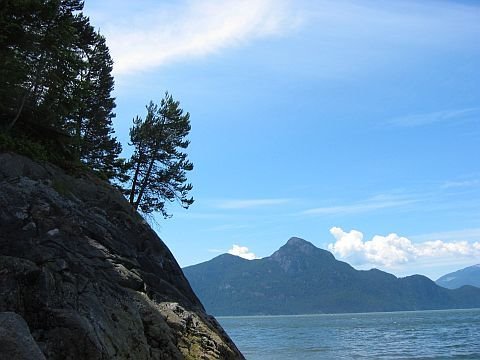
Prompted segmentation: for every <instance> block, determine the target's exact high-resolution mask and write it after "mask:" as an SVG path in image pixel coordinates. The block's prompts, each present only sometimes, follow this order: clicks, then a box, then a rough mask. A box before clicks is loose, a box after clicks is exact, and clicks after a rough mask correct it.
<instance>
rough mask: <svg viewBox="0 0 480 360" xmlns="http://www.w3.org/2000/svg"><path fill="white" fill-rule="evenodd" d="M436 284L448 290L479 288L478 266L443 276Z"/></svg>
mask: <svg viewBox="0 0 480 360" xmlns="http://www.w3.org/2000/svg"><path fill="white" fill-rule="evenodd" d="M436 283H437V285H440V286H443V287H446V288H448V289H458V288H459V287H462V286H464V285H471V286H476V287H478V288H480V264H477V265H473V266H469V267H466V268H465V269H462V270H458V271H455V272H452V273H450V274H447V275H443V276H442V277H441V278H439V279H438V280H437V281H436Z"/></svg>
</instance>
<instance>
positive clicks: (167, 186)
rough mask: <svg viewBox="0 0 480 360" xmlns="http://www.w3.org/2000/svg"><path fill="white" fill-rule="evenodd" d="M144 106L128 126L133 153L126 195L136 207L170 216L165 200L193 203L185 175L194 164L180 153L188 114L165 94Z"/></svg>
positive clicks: (184, 137)
mask: <svg viewBox="0 0 480 360" xmlns="http://www.w3.org/2000/svg"><path fill="white" fill-rule="evenodd" d="M146 108H147V116H146V117H145V119H142V118H140V117H138V116H137V117H136V118H135V119H134V121H133V126H132V128H131V129H130V141H131V144H132V145H133V146H134V153H133V155H132V157H131V159H130V165H131V168H130V169H131V174H130V175H131V181H130V186H129V188H128V189H127V190H126V195H127V197H128V199H129V201H130V204H132V206H133V207H134V209H135V210H138V209H139V210H141V211H142V212H143V213H151V212H154V211H158V212H161V213H162V215H163V216H164V217H169V216H170V215H169V214H168V213H167V211H166V207H165V205H166V202H167V201H168V202H173V201H175V200H176V201H178V202H179V203H180V205H181V206H182V207H184V208H188V207H189V206H190V205H191V204H192V203H193V198H192V197H190V198H189V197H188V193H189V191H190V190H192V185H191V184H189V183H187V178H186V172H187V171H191V170H192V169H193V164H192V163H191V162H190V161H189V160H188V159H187V154H186V153H184V152H183V150H185V149H187V147H188V145H189V144H190V142H189V141H188V140H187V139H186V136H188V134H189V132H190V128H191V127H190V114H189V113H188V112H187V113H185V114H184V113H183V110H182V109H181V108H180V103H179V102H178V101H174V100H173V97H172V96H171V95H169V94H168V93H166V94H165V97H164V98H163V99H162V100H161V102H160V105H159V106H158V105H155V104H154V103H153V102H150V104H149V105H148V106H147V107H146Z"/></svg>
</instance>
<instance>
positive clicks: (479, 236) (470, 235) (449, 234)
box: [409, 228, 480, 242]
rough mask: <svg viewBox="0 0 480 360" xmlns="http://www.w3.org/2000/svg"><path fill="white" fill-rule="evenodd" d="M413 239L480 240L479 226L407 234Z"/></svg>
mask: <svg viewBox="0 0 480 360" xmlns="http://www.w3.org/2000/svg"><path fill="white" fill-rule="evenodd" d="M409 237H410V238H411V239H412V240H414V241H428V240H432V239H440V240H442V241H459V240H460V241H465V240H468V241H475V242H477V241H478V242H480V228H470V229H462V230H454V231H443V232H435V233H428V234H420V235H412V236H409Z"/></svg>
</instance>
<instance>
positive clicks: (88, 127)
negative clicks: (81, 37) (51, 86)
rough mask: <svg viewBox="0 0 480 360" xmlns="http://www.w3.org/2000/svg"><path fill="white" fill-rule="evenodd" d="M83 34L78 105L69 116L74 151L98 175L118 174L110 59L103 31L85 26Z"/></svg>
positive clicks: (118, 161) (111, 176)
mask: <svg viewBox="0 0 480 360" xmlns="http://www.w3.org/2000/svg"><path fill="white" fill-rule="evenodd" d="M91 31H93V29H91ZM84 34H85V36H86V39H85V40H86V44H85V45H84V46H85V48H84V61H85V66H84V68H83V69H82V71H81V73H80V75H79V81H78V85H77V87H76V88H75V90H74V97H75V99H76V101H77V106H76V110H75V111H74V112H73V113H72V115H73V116H72V118H71V119H70V126H71V133H72V135H73V136H74V138H75V147H76V151H75V153H76V156H77V158H78V159H79V160H80V161H82V162H83V163H85V164H87V165H88V166H89V167H90V168H92V169H93V170H95V171H96V172H98V173H99V174H100V175H101V176H103V177H105V178H108V179H111V178H119V177H121V169H122V161H121V160H119V158H118V156H119V154H120V152H121V151H122V147H121V144H120V143H119V142H118V141H117V139H116V138H115V137H114V136H113V132H114V130H113V124H112V120H113V118H114V117H115V114H114V113H113V109H114V108H115V106H116V105H115V99H114V98H113V97H112V96H111V93H112V91H113V86H114V80H113V77H112V75H111V72H112V68H113V61H112V58H111V57H110V53H109V51H108V47H107V45H106V43H105V38H104V37H103V36H102V35H100V34H99V33H91V34H89V31H88V30H87V31H84Z"/></svg>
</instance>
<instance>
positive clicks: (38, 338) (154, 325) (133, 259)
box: [0, 153, 243, 360]
mask: <svg viewBox="0 0 480 360" xmlns="http://www.w3.org/2000/svg"><path fill="white" fill-rule="evenodd" d="M5 311H10V312H15V313H17V314H20V315H21V316H22V317H23V319H25V321H26V322H27V323H28V327H29V329H30V332H31V334H32V336H33V338H34V339H35V342H36V344H37V345H38V347H39V348H40V349H41V350H42V352H43V354H44V356H45V357H46V358H47V359H62V360H63V359H243V356H242V355H241V354H240V352H239V351H238V350H237V348H236V347H235V345H234V344H233V342H232V341H231V340H230V339H229V338H228V336H227V335H226V334H225V333H224V331H223V330H222V328H221V327H220V325H219V324H218V323H217V322H216V321H215V319H214V318H213V317H210V316H208V315H207V314H206V313H205V311H204V309H203V307H202V305H201V304H200V302H199V300H198V299H197V297H196V296H195V294H194V293H193V291H192V289H191V287H190V285H189V284H188V282H187V280H186V279H185V277H184V276H183V273H182V271H181V269H180V267H179V266H178V264H177V262H176V261H175V259H174V257H173V256H172V254H171V253H170V251H169V250H168V248H167V247H166V246H165V244H164V243H163V242H162V241H161V240H160V239H159V238H158V236H157V235H156V234H155V232H153V231H152V230H151V228H150V227H149V226H148V224H146V223H145V221H143V219H142V218H141V217H140V216H138V215H137V214H136V213H134V212H133V211H132V209H131V207H130V206H129V204H128V203H127V202H126V201H125V200H124V198H123V196H122V195H121V194H120V193H119V192H117V191H116V190H115V189H113V188H112V187H111V186H109V185H107V184H105V183H103V182H102V181H100V180H98V179H97V178H95V177H94V176H90V175H88V174H83V175H82V176H80V177H73V176H69V175H66V174H65V173H64V172H63V171H61V170H60V169H58V168H56V167H54V166H51V165H48V164H46V165H40V164H37V163H35V162H33V161H31V160H29V159H27V158H25V157H21V156H18V155H13V154H7V153H4V154H0V312H5ZM27 331H28V329H27Z"/></svg>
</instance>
